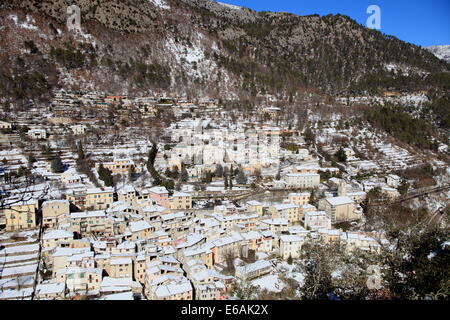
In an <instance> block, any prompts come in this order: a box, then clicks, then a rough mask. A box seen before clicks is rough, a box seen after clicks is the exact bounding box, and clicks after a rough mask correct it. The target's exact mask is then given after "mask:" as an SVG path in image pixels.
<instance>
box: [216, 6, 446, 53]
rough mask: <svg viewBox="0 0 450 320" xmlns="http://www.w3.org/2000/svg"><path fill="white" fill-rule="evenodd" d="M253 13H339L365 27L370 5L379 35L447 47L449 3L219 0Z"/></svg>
mask: <svg viewBox="0 0 450 320" xmlns="http://www.w3.org/2000/svg"><path fill="white" fill-rule="evenodd" d="M219 1H220V2H222V3H228V4H234V5H239V6H244V7H247V8H250V9H253V10H256V11H284V12H291V13H295V14H299V15H308V14H319V15H327V14H330V13H331V14H337V13H341V14H344V15H347V16H350V17H351V18H353V19H355V20H356V21H358V22H359V23H360V24H363V25H364V26H365V25H366V21H367V18H368V17H369V16H370V14H367V13H366V10H367V7H369V6H370V5H378V6H379V7H380V9H381V30H380V31H381V32H383V33H386V34H389V35H393V36H396V37H397V38H399V39H401V40H404V41H407V42H411V43H414V44H417V45H420V46H431V45H444V44H450V0H428V1H423V0H422V1H419V0H409V1H408V0H308V1H305V0H219Z"/></svg>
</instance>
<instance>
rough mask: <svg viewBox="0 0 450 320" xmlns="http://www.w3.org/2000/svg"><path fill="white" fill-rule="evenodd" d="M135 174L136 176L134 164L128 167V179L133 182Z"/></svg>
mask: <svg viewBox="0 0 450 320" xmlns="http://www.w3.org/2000/svg"><path fill="white" fill-rule="evenodd" d="M135 176H136V169H135V167H134V165H132V166H131V167H130V169H128V180H129V181H131V182H133V181H134V177H135Z"/></svg>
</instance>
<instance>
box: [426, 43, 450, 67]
mask: <svg viewBox="0 0 450 320" xmlns="http://www.w3.org/2000/svg"><path fill="white" fill-rule="evenodd" d="M426 49H427V50H429V51H430V52H431V53H433V54H434V55H435V56H436V57H438V58H439V59H442V60H444V61H446V62H448V63H450V45H446V46H431V47H427V48H426Z"/></svg>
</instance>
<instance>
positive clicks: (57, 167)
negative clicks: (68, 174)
mask: <svg viewBox="0 0 450 320" xmlns="http://www.w3.org/2000/svg"><path fill="white" fill-rule="evenodd" d="M51 168H52V172H53V173H62V172H64V164H63V163H62V161H61V157H60V156H59V155H56V157H55V158H54V159H53V160H52V163H51Z"/></svg>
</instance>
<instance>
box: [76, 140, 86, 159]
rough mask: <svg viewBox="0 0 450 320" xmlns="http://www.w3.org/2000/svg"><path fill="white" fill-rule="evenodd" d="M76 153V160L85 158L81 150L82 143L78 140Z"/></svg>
mask: <svg viewBox="0 0 450 320" xmlns="http://www.w3.org/2000/svg"><path fill="white" fill-rule="evenodd" d="M77 149H78V150H77V153H78V160H84V159H85V155H84V150H83V143H82V142H81V141H80V142H79V144H78V148H77Z"/></svg>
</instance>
